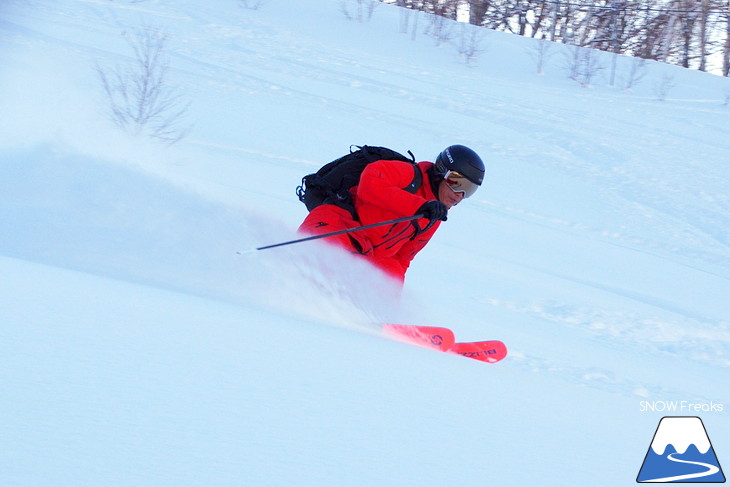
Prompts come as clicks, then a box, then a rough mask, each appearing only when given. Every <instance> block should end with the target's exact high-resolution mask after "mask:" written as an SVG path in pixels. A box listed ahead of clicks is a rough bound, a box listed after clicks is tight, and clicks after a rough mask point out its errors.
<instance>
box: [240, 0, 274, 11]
mask: <svg viewBox="0 0 730 487" xmlns="http://www.w3.org/2000/svg"><path fill="white" fill-rule="evenodd" d="M267 2H268V0H238V4H239V5H240V6H241V7H243V8H247V9H249V10H258V9H260V8H261V7H263V6H264V5H265V4H266V3H267Z"/></svg>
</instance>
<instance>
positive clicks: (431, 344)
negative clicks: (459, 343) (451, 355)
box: [383, 324, 454, 352]
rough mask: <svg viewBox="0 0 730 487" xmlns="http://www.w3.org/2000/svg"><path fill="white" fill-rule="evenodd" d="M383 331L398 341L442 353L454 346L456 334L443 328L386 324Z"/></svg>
mask: <svg viewBox="0 0 730 487" xmlns="http://www.w3.org/2000/svg"><path fill="white" fill-rule="evenodd" d="M383 330H384V331H385V332H386V333H388V334H389V335H391V336H393V337H394V338H396V339H398V340H401V341H404V342H407V343H411V344H413V345H419V346H422V347H426V348H433V349H435V350H440V351H442V352H446V351H448V350H449V349H451V347H452V346H453V345H454V332H453V331H451V330H449V329H448V328H444V327H441V326H417V325H392V324H386V325H383Z"/></svg>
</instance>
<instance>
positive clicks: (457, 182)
mask: <svg viewBox="0 0 730 487" xmlns="http://www.w3.org/2000/svg"><path fill="white" fill-rule="evenodd" d="M444 181H446V184H447V185H448V186H449V188H451V191H453V192H454V193H464V198H468V197H469V196H471V195H473V194H474V193H476V192H477V189H479V185H478V184H476V183H473V182H471V181H469V180H468V179H467V178H466V177H465V176H462V175H461V174H460V173H458V172H456V171H446V174H445V175H444Z"/></svg>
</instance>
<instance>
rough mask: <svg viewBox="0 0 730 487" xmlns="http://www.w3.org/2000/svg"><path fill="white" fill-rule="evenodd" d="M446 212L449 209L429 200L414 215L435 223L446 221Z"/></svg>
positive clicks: (436, 201) (438, 202)
mask: <svg viewBox="0 0 730 487" xmlns="http://www.w3.org/2000/svg"><path fill="white" fill-rule="evenodd" d="M448 212H449V209H448V208H446V205H445V204H443V203H441V202H440V201H438V200H431V201H426V202H425V203H424V204H422V205H421V207H420V208H419V209H418V211H416V215H418V214H419V213H420V214H421V215H423V218H428V219H429V220H431V221H432V222H435V221H436V220H443V221H446V214H447V213H448Z"/></svg>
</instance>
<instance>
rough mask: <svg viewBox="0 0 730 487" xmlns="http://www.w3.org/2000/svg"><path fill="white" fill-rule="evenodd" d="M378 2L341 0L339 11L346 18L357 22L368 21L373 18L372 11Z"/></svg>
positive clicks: (371, 0) (370, 0)
mask: <svg viewBox="0 0 730 487" xmlns="http://www.w3.org/2000/svg"><path fill="white" fill-rule="evenodd" d="M377 6H378V3H377V2H376V1H375V0H341V1H340V12H342V13H343V14H344V16H345V17H347V19H348V20H356V21H358V22H369V21H370V19H372V18H373V12H375V7H377Z"/></svg>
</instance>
